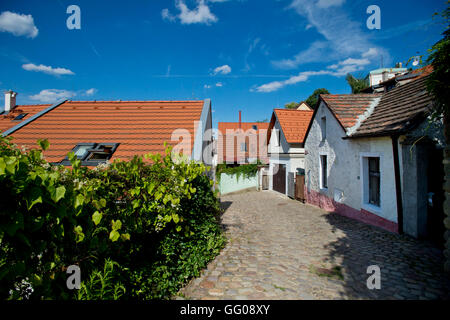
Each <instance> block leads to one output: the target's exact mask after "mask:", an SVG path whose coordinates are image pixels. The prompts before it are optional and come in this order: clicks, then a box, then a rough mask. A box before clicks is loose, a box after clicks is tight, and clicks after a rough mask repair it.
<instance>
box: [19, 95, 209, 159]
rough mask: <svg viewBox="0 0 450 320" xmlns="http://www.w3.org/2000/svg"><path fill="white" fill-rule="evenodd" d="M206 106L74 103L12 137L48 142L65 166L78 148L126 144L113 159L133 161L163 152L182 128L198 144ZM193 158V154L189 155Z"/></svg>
mask: <svg viewBox="0 0 450 320" xmlns="http://www.w3.org/2000/svg"><path fill="white" fill-rule="evenodd" d="M203 104H204V102H203V101H68V102H65V103H63V104H61V105H60V106H58V107H56V108H55V109H53V110H52V111H50V112H48V113H47V114H45V115H43V116H42V117H40V118H38V119H37V120H35V121H33V122H31V123H29V124H27V125H26V126H25V127H23V128H21V129H19V130H18V131H16V132H14V133H13V134H11V135H12V136H13V137H14V139H13V142H14V143H16V144H17V145H19V146H20V145H24V146H27V147H28V148H34V147H36V141H37V140H38V139H45V138H46V139H48V140H49V142H50V148H49V149H48V150H47V151H46V152H45V153H44V155H45V157H46V159H47V160H48V161H49V162H59V161H61V160H62V159H64V158H65V156H66V155H67V153H68V152H70V151H71V150H72V149H73V148H74V147H75V146H76V145H77V144H78V143H83V142H84V143H104V142H109V143H120V145H119V147H118V148H117V150H116V152H115V153H114V154H113V156H112V159H111V160H113V159H115V158H120V159H124V160H126V159H130V158H132V157H133V156H134V155H143V154H147V153H149V152H152V153H163V152H164V145H163V144H164V142H165V141H166V142H168V145H176V144H178V141H173V142H172V141H171V134H172V132H173V131H174V130H176V129H186V130H188V131H189V132H190V134H191V145H190V149H191V150H192V147H193V144H194V123H195V121H198V120H200V116H201V112H202V109H203ZM186 153H189V154H188V155H190V152H186Z"/></svg>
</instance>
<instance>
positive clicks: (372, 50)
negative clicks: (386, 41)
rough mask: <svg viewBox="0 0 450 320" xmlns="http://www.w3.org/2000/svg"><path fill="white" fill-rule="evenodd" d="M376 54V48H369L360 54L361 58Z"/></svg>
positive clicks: (371, 56)
mask: <svg viewBox="0 0 450 320" xmlns="http://www.w3.org/2000/svg"><path fill="white" fill-rule="evenodd" d="M376 56H378V50H377V49H376V48H369V50H367V51H366V52H364V53H363V54H362V57H363V58H373V57H376Z"/></svg>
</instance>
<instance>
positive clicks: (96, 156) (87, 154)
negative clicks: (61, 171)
mask: <svg viewBox="0 0 450 320" xmlns="http://www.w3.org/2000/svg"><path fill="white" fill-rule="evenodd" d="M118 146H119V144H118V143H79V144H77V145H76V146H75V148H73V149H72V152H73V153H74V154H75V155H76V156H77V159H79V160H81V164H82V165H94V166H95V165H98V164H100V163H104V162H106V161H108V160H109V159H111V156H112V155H113V153H114V152H115V151H116V149H117V147H118ZM61 164H63V165H67V164H70V162H69V159H68V158H67V157H66V158H65V159H64V160H63V161H62V162H61Z"/></svg>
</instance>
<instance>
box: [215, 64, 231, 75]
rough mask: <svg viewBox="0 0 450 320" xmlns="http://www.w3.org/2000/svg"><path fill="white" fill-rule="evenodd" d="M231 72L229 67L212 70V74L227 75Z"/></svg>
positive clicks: (224, 66)
mask: <svg viewBox="0 0 450 320" xmlns="http://www.w3.org/2000/svg"><path fill="white" fill-rule="evenodd" d="M230 72H231V67H230V66H229V65H227V64H226V65H223V66H221V67H217V68H215V69H214V72H213V74H214V75H216V74H229V73H230Z"/></svg>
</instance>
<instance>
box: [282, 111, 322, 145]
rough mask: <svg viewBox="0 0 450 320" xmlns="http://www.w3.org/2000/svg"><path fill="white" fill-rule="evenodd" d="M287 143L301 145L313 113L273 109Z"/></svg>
mask: <svg viewBox="0 0 450 320" xmlns="http://www.w3.org/2000/svg"><path fill="white" fill-rule="evenodd" d="M274 113H275V114H276V116H277V119H278V121H279V122H280V125H281V129H282V130H283V134H284V136H285V138H286V140H287V142H288V143H303V142H304V140H305V134H306V130H307V129H308V126H309V122H310V121H311V118H312V115H313V113H314V111H312V110H311V111H306V110H289V109H274Z"/></svg>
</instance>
